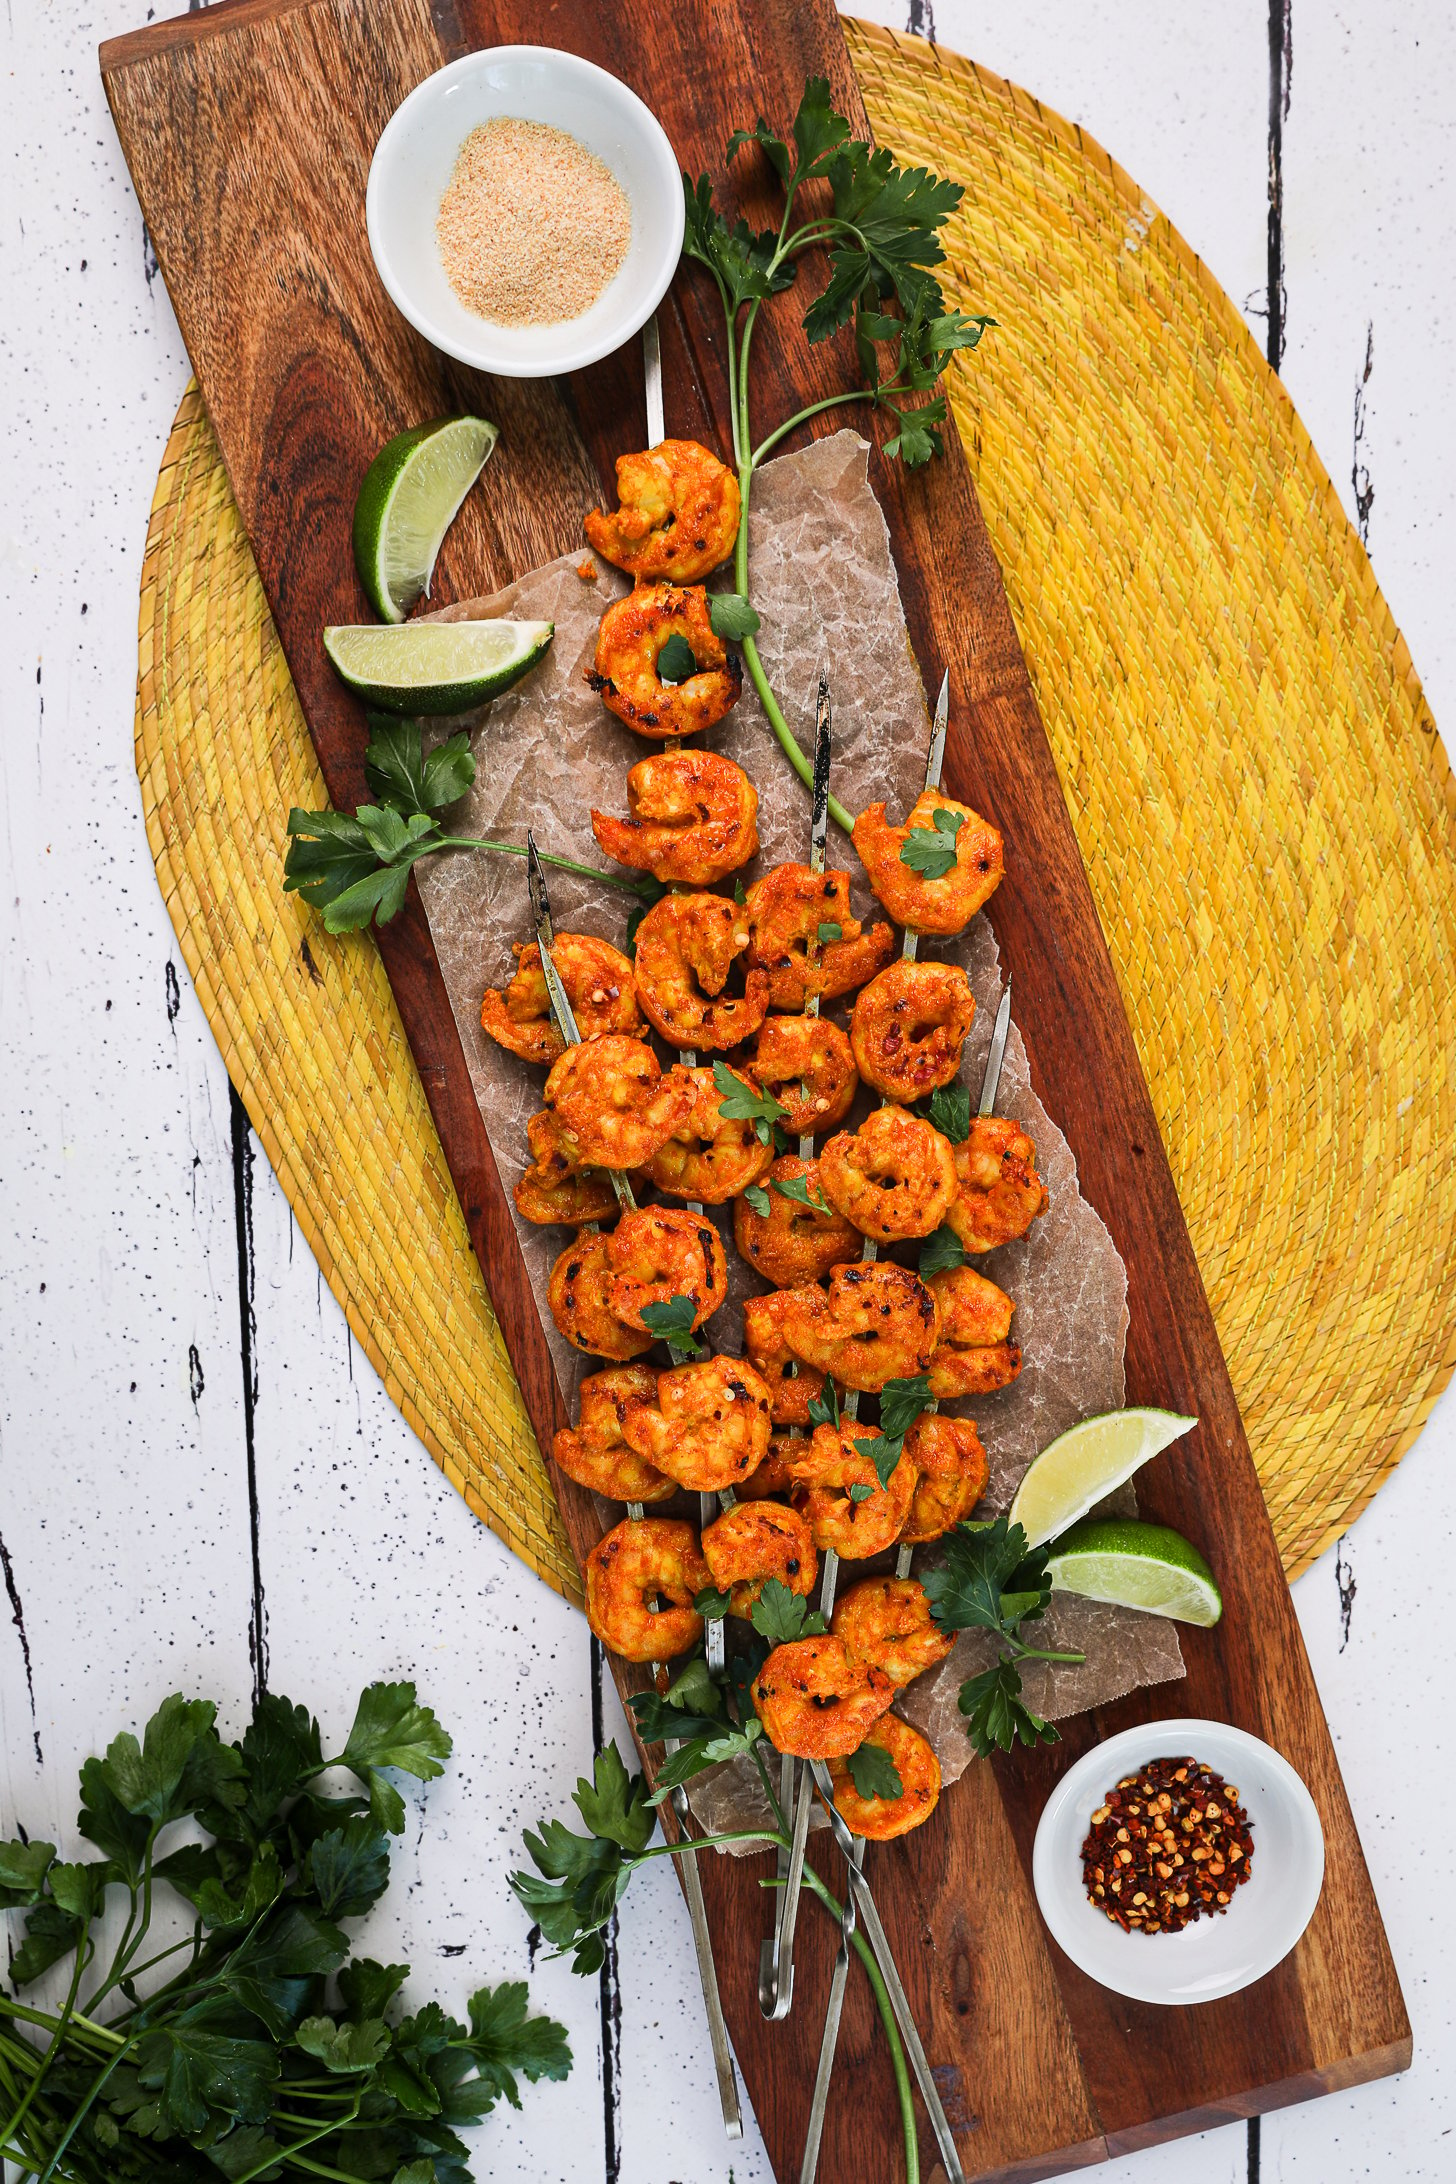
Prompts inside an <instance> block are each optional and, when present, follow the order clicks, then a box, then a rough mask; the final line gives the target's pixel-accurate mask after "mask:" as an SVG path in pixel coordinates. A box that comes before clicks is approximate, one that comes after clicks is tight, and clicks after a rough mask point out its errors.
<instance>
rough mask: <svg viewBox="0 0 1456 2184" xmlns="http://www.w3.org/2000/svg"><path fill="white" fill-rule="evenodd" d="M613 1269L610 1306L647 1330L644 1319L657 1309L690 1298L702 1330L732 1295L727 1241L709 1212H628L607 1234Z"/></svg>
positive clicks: (655, 1208)
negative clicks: (653, 1309) (654, 1306)
mask: <svg viewBox="0 0 1456 2184" xmlns="http://www.w3.org/2000/svg"><path fill="white" fill-rule="evenodd" d="M607 1265H608V1266H609V1267H610V1269H611V1280H610V1282H609V1283H608V1286H607V1302H608V1304H609V1305H610V1307H611V1310H612V1311H613V1312H614V1313H615V1314H616V1316H617V1318H618V1319H619V1320H621V1321H622V1322H623V1324H624V1325H625V1326H627V1327H642V1328H647V1327H648V1326H649V1323H648V1321H647V1320H646V1319H645V1318H644V1317H643V1315H644V1313H646V1312H647V1311H648V1310H650V1308H651V1307H652V1306H653V1305H655V1304H670V1303H671V1302H672V1300H673V1298H675V1297H687V1298H688V1299H689V1300H690V1301H691V1303H692V1307H693V1326H694V1327H695V1328H698V1327H701V1326H702V1324H703V1322H704V1320H707V1319H711V1318H712V1316H713V1314H714V1313H715V1312H716V1311H717V1309H718V1307H719V1305H720V1304H721V1303H722V1302H723V1299H724V1298H725V1297H726V1296H727V1294H728V1259H727V1254H726V1253H725V1251H724V1249H723V1239H722V1237H721V1236H720V1235H719V1234H718V1231H717V1230H716V1229H715V1228H714V1226H713V1224H712V1222H711V1221H709V1220H707V1219H706V1218H705V1216H704V1215H703V1214H701V1213H689V1212H688V1211H687V1209H686V1208H685V1207H682V1206H637V1207H634V1208H633V1209H632V1210H631V1211H630V1212H628V1213H624V1214H623V1216H622V1218H621V1220H620V1221H619V1222H618V1223H617V1225H616V1227H615V1228H614V1229H612V1230H611V1231H610V1232H609V1233H608V1236H607ZM649 1331H650V1329H649Z"/></svg>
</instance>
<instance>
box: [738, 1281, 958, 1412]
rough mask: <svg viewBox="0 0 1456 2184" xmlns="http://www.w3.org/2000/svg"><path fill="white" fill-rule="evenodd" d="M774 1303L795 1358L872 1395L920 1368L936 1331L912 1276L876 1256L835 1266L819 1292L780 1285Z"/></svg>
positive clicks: (934, 1314) (921, 1287)
mask: <svg viewBox="0 0 1456 2184" xmlns="http://www.w3.org/2000/svg"><path fill="white" fill-rule="evenodd" d="M776 1302H777V1305H778V1332H779V1334H780V1336H781V1337H782V1340H783V1341H784V1343H785V1345H786V1346H787V1347H788V1348H789V1349H790V1350H792V1351H793V1353H794V1355H795V1357H798V1358H802V1359H803V1361H804V1363H805V1364H806V1365H812V1366H813V1367H814V1368H815V1370H816V1371H818V1372H821V1373H832V1374H833V1376H834V1378H835V1379H836V1380H837V1381H838V1382H839V1384H840V1386H841V1387H845V1388H859V1389H862V1390H864V1391H865V1392H867V1393H869V1394H872V1395H877V1394H878V1393H879V1391H880V1389H881V1388H883V1387H884V1385H885V1383H886V1381H888V1380H900V1379H904V1378H907V1377H908V1376H910V1375H912V1374H914V1373H918V1372H922V1371H924V1369H925V1367H926V1366H927V1365H928V1364H929V1362H930V1355H931V1352H932V1350H933V1349H934V1348H935V1344H936V1340H937V1336H938V1334H939V1329H940V1312H939V1308H938V1306H937V1304H936V1300H935V1297H934V1296H933V1295H932V1293H931V1291H930V1290H929V1289H928V1288H927V1287H926V1285H925V1283H924V1282H922V1281H921V1279H920V1277H919V1275H918V1274H912V1273H911V1272H910V1270H909V1268H908V1267H903V1266H895V1265H894V1264H892V1263H890V1262H887V1261H884V1260H879V1261H871V1262H866V1261H863V1260H861V1261H858V1262H857V1263H856V1264H855V1265H853V1266H837V1267H836V1268H835V1269H834V1272H833V1273H832V1274H831V1275H830V1277H829V1287H828V1291H827V1292H826V1291H824V1290H822V1289H808V1288H806V1289H783V1290H780V1291H779V1294H778V1298H777V1299H776Z"/></svg>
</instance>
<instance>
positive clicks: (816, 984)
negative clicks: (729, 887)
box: [745, 864, 895, 1015]
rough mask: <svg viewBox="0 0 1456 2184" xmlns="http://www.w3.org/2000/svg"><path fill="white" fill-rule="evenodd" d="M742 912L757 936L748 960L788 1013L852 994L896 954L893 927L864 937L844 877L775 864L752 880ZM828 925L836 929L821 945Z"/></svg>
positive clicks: (877, 928) (772, 1004)
mask: <svg viewBox="0 0 1456 2184" xmlns="http://www.w3.org/2000/svg"><path fill="white" fill-rule="evenodd" d="M745 907H746V909H747V912H748V923H749V928H750V930H751V933H752V936H753V937H752V943H751V945H750V947H749V951H748V960H749V962H750V964H752V965H755V966H756V967H757V968H759V969H760V970H763V971H766V972H767V973H768V980H769V1005H770V1007H772V1008H776V1009H786V1010H788V1011H789V1012H790V1013H791V1014H795V1015H797V1014H798V1013H799V1012H800V1011H801V1010H802V1009H803V1006H804V1003H805V1002H806V1001H807V1000H808V999H809V998H810V997H811V995H814V994H817V995H818V996H819V998H820V1000H821V1001H834V1000H837V999H838V997H839V996H840V994H844V993H852V992H853V991H854V989H855V987H856V986H862V985H863V984H864V982H865V980H866V979H867V978H873V976H874V974H875V972H876V971H878V970H879V969H880V968H881V967H882V966H883V965H884V964H886V963H888V962H889V960H890V958H891V956H892V955H893V954H894V952H895V936H894V934H893V933H892V932H891V931H890V928H889V926H888V925H876V926H875V927H873V929H872V930H871V931H870V932H868V933H867V932H866V931H865V929H864V927H863V926H862V925H861V924H860V922H859V919H858V918H856V917H852V916H851V915H850V908H849V874H848V873H847V872H815V871H813V870H812V869H811V868H810V866H808V865H802V864H781V865H775V866H774V868H773V870H772V871H771V872H765V873H764V875H763V877H762V879H759V880H755V881H754V883H753V885H752V887H750V888H749V890H748V901H747V904H746V905H745ZM826 925H830V926H837V927H838V928H839V930H838V932H837V933H827V934H825V935H824V937H823V939H822V940H821V938H820V929H821V927H823V926H826Z"/></svg>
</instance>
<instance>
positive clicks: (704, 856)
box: [591, 750, 758, 887]
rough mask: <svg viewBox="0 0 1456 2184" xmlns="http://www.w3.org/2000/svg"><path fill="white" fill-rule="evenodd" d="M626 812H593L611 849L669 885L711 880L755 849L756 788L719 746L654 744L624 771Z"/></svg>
mask: <svg viewBox="0 0 1456 2184" xmlns="http://www.w3.org/2000/svg"><path fill="white" fill-rule="evenodd" d="M627 813H628V816H627V817H626V818H625V819H613V818H611V817H609V816H608V814H607V813H606V812H602V811H594V812H593V813H592V815H591V823H592V833H593V834H594V835H595V836H596V838H597V841H598V843H599V845H600V847H601V848H602V849H603V850H604V851H605V852H606V854H607V856H609V857H613V858H615V859H616V861H617V863H618V864H624V865H630V866H631V867H632V869H633V871H634V872H650V873H652V875H653V877H654V878H656V879H659V880H662V881H663V882H664V883H665V884H667V885H672V884H681V885H685V886H688V887H711V886H712V885H713V883H714V881H715V880H722V879H726V878H727V876H728V874H729V873H730V872H736V871H737V870H738V867H739V866H740V865H744V864H747V862H748V860H749V858H750V857H751V856H752V855H753V853H754V851H755V850H756V849H757V848H758V827H757V824H756V820H757V816H758V791H757V789H755V787H754V786H753V783H752V782H751V781H750V780H749V778H748V776H747V774H746V773H745V772H744V771H743V768H742V767H741V766H735V765H734V763H733V761H732V759H731V758H720V757H719V756H718V755H717V753H716V752H715V751H696V750H694V751H684V750H666V751H654V752H653V753H652V754H651V756H650V757H648V758H643V759H639V760H638V762H637V764H636V765H635V766H634V767H633V768H632V770H631V772H630V773H629V774H628V776H627Z"/></svg>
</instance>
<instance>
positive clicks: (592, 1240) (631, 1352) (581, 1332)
mask: <svg viewBox="0 0 1456 2184" xmlns="http://www.w3.org/2000/svg"><path fill="white" fill-rule="evenodd" d="M611 1292H612V1269H611V1266H610V1264H609V1262H608V1259H607V1239H606V1237H605V1236H602V1235H598V1234H597V1233H596V1232H595V1231H593V1230H587V1231H586V1233H585V1234H583V1235H581V1236H578V1237H577V1238H576V1240H575V1241H574V1242H573V1243H570V1244H568V1245H567V1247H566V1249H565V1251H563V1252H562V1254H561V1257H560V1258H559V1259H558V1260H557V1262H556V1264H555V1266H553V1267H552V1269H551V1278H550V1280H549V1281H548V1283H547V1285H546V1302H547V1304H548V1305H549V1306H550V1307H551V1317H552V1318H553V1319H554V1320H555V1322H556V1325H557V1327H558V1328H559V1329H560V1331H561V1333H562V1334H563V1335H564V1336H565V1337H566V1340H567V1341H568V1342H569V1343H570V1344H571V1345H572V1347H573V1348H574V1349H577V1350H585V1351H586V1353H587V1355H588V1356H589V1357H610V1358H619V1359H622V1360H625V1359H627V1358H631V1357H641V1355H642V1353H643V1351H644V1350H650V1349H651V1348H652V1337H651V1335H649V1334H644V1333H643V1332H642V1331H641V1329H640V1328H636V1327H627V1326H624V1325H623V1323H622V1321H621V1320H619V1319H618V1317H617V1315H616V1313H615V1312H614V1311H613V1310H612V1300H611Z"/></svg>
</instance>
